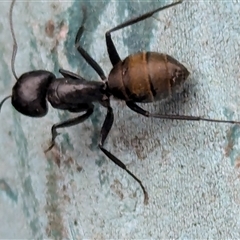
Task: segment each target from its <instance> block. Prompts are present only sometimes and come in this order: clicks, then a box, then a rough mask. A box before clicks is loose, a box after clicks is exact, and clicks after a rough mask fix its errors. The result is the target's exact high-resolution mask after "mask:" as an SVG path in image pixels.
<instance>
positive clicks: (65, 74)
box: [59, 69, 86, 81]
mask: <svg viewBox="0 0 240 240" xmlns="http://www.w3.org/2000/svg"><path fill="white" fill-rule="evenodd" d="M59 72H60V73H61V74H62V75H63V77H65V78H74V79H79V80H82V81H86V80H85V79H84V78H83V77H82V76H80V75H78V74H76V73H73V72H70V71H68V70H64V69H59Z"/></svg>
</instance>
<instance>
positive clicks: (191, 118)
mask: <svg viewBox="0 0 240 240" xmlns="http://www.w3.org/2000/svg"><path fill="white" fill-rule="evenodd" d="M126 104H127V106H128V107H129V108H130V109H131V110H132V111H134V112H136V113H138V114H141V115H143V116H145V117H153V118H161V119H176V120H183V121H205V122H219V123H231V124H240V122H237V121H231V120H219V119H210V118H203V117H200V116H197V117H195V116H187V115H165V114H153V113H150V112H148V111H146V110H144V109H142V108H141V107H139V106H138V105H137V104H136V103H135V102H131V101H127V102H126Z"/></svg>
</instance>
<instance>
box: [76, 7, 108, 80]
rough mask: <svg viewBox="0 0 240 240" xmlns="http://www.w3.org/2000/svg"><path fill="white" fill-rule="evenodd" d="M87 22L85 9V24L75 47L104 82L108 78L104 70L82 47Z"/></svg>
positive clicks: (84, 10) (77, 36) (79, 31)
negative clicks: (81, 41) (81, 40)
mask: <svg viewBox="0 0 240 240" xmlns="http://www.w3.org/2000/svg"><path fill="white" fill-rule="evenodd" d="M85 20H86V9H85V8H83V23H82V25H81V27H80V28H79V29H78V31H77V34H76V38H75V47H76V48H77V51H78V52H79V53H80V54H81V55H82V57H83V58H84V59H85V61H86V62H87V63H88V64H89V65H90V66H91V67H92V68H93V69H94V70H95V71H96V72H97V74H98V75H99V76H100V78H101V79H102V80H106V76H105V74H104V72H103V69H102V68H101V67H100V65H99V64H98V63H97V62H96V61H95V60H94V59H93V58H92V57H91V56H90V55H89V54H88V53H87V51H86V50H85V49H83V48H82V47H81V45H80V39H81V37H82V34H83V31H84V23H85Z"/></svg>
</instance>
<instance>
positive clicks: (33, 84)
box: [12, 70, 55, 117]
mask: <svg viewBox="0 0 240 240" xmlns="http://www.w3.org/2000/svg"><path fill="white" fill-rule="evenodd" d="M53 79H55V75H54V74H52V73H50V72H48V71H44V70H38V71H31V72H27V73H24V74H23V75H21V76H20V78H19V79H18V80H17V82H16V84H15V85H14V87H13V89H12V105H13V107H14V108H15V109H16V110H17V111H18V112H20V113H22V114H24V115H26V116H29V117H42V116H44V115H46V113H47V111H48V107H47V102H46V94H47V87H48V86H49V84H50V83H51V81H52V80H53Z"/></svg>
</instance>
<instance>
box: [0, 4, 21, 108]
mask: <svg viewBox="0 0 240 240" xmlns="http://www.w3.org/2000/svg"><path fill="white" fill-rule="evenodd" d="M15 2H16V0H13V1H12V3H11V6H10V13H9V22H10V29H11V34H12V38H13V52H12V58H11V68H12V73H13V76H14V77H15V79H16V80H18V77H17V74H16V72H15V67H14V63H15V58H16V54H17V49H18V45H17V40H16V37H15V33H14V29H13V6H14V4H15ZM10 97H12V95H9V96H7V97H5V98H4V99H3V100H2V101H1V102H0V111H1V108H2V105H3V103H4V102H5V101H6V100H7V99H8V98H10Z"/></svg>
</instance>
